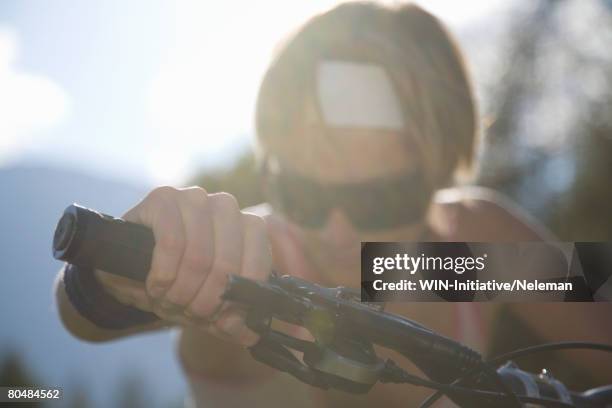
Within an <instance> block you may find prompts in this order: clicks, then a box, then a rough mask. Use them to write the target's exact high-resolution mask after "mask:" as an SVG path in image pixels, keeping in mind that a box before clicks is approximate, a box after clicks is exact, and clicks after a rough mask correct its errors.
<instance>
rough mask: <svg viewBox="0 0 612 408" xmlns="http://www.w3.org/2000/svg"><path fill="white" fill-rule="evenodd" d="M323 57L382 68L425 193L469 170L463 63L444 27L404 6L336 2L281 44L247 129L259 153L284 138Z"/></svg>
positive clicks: (469, 98)
mask: <svg viewBox="0 0 612 408" xmlns="http://www.w3.org/2000/svg"><path fill="white" fill-rule="evenodd" d="M325 59H342V60H349V61H355V62H365V63H375V64H378V65H380V66H382V67H383V68H385V70H386V71H387V73H388V75H389V77H390V78H391V81H392V83H393V84H394V86H395V89H396V92H397V94H398V96H399V99H400V101H401V103H402V114H403V116H404V123H405V130H404V132H405V134H406V138H407V141H408V142H409V143H410V144H412V145H414V146H416V147H417V149H418V150H419V153H420V156H421V157H422V164H423V166H424V170H425V175H426V178H427V181H428V184H429V185H430V186H431V188H432V190H435V189H437V188H440V187H442V186H445V185H448V184H449V183H450V182H452V181H453V180H454V176H456V175H457V172H458V170H461V171H465V170H469V169H470V168H471V166H472V163H473V160H474V151H475V146H476V140H477V137H476V136H477V119H476V118H477V108H476V103H475V101H474V97H473V91H472V87H471V84H470V81H469V78H468V75H467V71H466V68H465V65H464V61H463V57H462V55H461V52H460V51H459V49H458V47H457V45H456V43H455V40H454V38H453V37H452V36H451V34H450V33H449V32H448V31H447V29H446V28H445V26H444V25H443V24H442V23H441V22H440V21H439V20H438V19H437V18H436V17H434V16H433V15H431V14H430V13H428V12H427V11H425V10H423V9H422V8H420V7H418V6H416V5H414V4H411V3H408V4H401V5H395V6H385V5H380V4H376V3H373V2H351V3H344V4H341V5H339V6H337V7H335V8H333V9H331V10H329V11H327V12H325V13H322V14H319V15H317V16H315V17H313V18H311V19H310V20H309V21H307V22H306V23H305V24H304V25H303V26H302V27H301V28H299V29H298V30H297V31H296V32H295V33H293V35H291V36H290V37H289V38H288V39H287V40H286V41H285V42H284V43H283V44H282V45H281V47H280V48H279V49H278V51H277V53H276V55H275V57H274V59H273V61H272V63H271V64H270V67H269V68H268V70H267V72H266V74H265V76H264V79H263V81H262V84H261V87H260V91H259V97H258V101H257V107H256V118H255V122H256V123H255V125H256V132H257V137H258V140H259V142H260V143H261V145H262V147H263V149H264V150H265V148H266V145H268V146H269V144H270V143H273V142H274V139H275V138H278V137H287V136H288V135H291V134H292V126H295V124H296V123H299V118H300V117H299V115H301V114H302V113H303V108H304V103H305V101H306V99H307V97H308V96H310V95H312V93H313V89H314V87H315V80H316V78H315V75H316V69H315V68H316V64H317V62H319V61H321V60H325Z"/></svg>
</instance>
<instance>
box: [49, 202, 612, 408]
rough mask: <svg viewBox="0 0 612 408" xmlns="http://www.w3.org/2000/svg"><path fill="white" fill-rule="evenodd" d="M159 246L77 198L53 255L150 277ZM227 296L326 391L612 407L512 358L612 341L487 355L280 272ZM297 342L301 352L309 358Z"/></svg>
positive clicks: (279, 361) (607, 394) (344, 293)
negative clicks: (384, 386)
mask: <svg viewBox="0 0 612 408" xmlns="http://www.w3.org/2000/svg"><path fill="white" fill-rule="evenodd" d="M154 244H155V241H154V237H153V234H152V231H151V230H150V229H149V228H147V227H145V226H142V225H138V224H134V223H130V222H127V221H124V220H122V219H119V218H114V217H112V216H109V215H106V214H102V213H99V212H96V211H94V210H91V209H87V208H84V207H81V206H78V205H76V204H74V205H71V206H69V207H68V208H67V209H66V211H65V212H64V214H63V215H62V217H61V219H60V220H59V222H58V225H57V228H56V230H55V234H54V238H53V256H54V257H55V258H56V259H58V260H62V261H66V262H68V263H72V264H75V265H78V266H82V267H88V268H97V269H102V270H105V271H107V272H109V273H113V274H116V275H119V276H123V277H126V278H130V279H134V280H137V281H141V282H144V280H145V279H146V276H147V273H148V270H149V268H150V265H151V254H152V251H153V246H154ZM223 298H224V299H225V300H228V301H232V302H236V303H239V304H241V305H242V307H244V308H245V309H246V310H247V320H246V323H247V326H248V327H249V328H251V329H252V330H253V331H255V332H256V333H258V334H259V336H260V339H259V341H258V343H257V344H255V345H254V346H252V347H250V348H249V351H250V353H251V355H252V356H253V358H255V359H256V360H258V361H260V362H262V363H264V364H267V365H269V366H271V367H274V368H276V369H278V370H281V371H284V372H287V373H289V374H291V375H292V376H294V377H295V378H297V379H298V380H300V381H302V382H304V383H307V384H310V385H312V386H315V387H319V388H322V389H330V388H334V389H338V390H342V391H345V392H350V393H358V394H363V393H367V392H368V391H369V390H370V389H371V388H372V387H373V386H374V384H376V383H377V382H383V383H399V384H412V385H416V386H423V387H428V388H431V389H434V390H436V392H435V393H434V394H432V395H431V396H430V397H428V398H427V399H426V400H425V401H423V403H422V404H421V408H426V407H429V406H431V405H432V404H433V403H434V402H435V401H436V400H437V399H439V398H440V397H442V396H443V395H446V396H448V397H449V398H450V399H451V400H452V401H453V402H455V403H456V404H457V405H459V406H460V407H473V406H479V407H517V406H518V407H522V406H525V404H532V405H531V406H533V404H535V405H539V406H545V407H564V408H571V407H574V408H602V407H612V385H608V386H603V387H599V388H594V389H591V390H588V391H585V392H582V393H578V392H573V391H570V390H568V389H567V387H566V386H565V385H564V384H563V383H562V382H561V381H559V380H557V379H555V378H554V377H552V376H551V375H550V374H549V373H547V372H546V370H543V371H542V373H540V374H533V373H529V372H526V371H523V370H521V369H520V368H519V366H518V365H517V364H515V363H514V362H513V361H512V359H516V358H519V357H523V356H526V355H529V354H532V353H536V352H542V351H550V350H560V349H591V350H599V351H604V352H612V345H607V344H599V343H587V342H561V343H547V344H542V345H537V346H533V347H528V348H525V349H520V350H516V351H513V352H510V353H506V354H503V355H501V356H497V357H495V358H492V359H487V360H485V359H484V358H483V356H482V355H481V354H480V353H478V352H477V351H475V350H472V349H470V348H468V347H466V346H464V345H462V344H461V343H459V342H457V341H455V340H452V339H449V338H447V337H444V336H441V335H439V334H437V333H435V332H433V331H431V330H429V329H428V328H426V327H424V326H422V325H421V324H419V323H417V322H414V321H412V320H410V319H407V318H405V317H403V316H399V315H395V314H391V313H388V312H385V311H384V304H378V303H376V304H374V303H364V302H361V301H360V293H359V292H358V291H356V290H353V289H348V288H344V287H338V288H327V287H323V286H320V285H317V284H315V283H310V282H307V281H304V280H302V279H298V278H295V277H291V276H278V275H276V274H274V273H272V275H271V276H270V278H269V279H268V281H266V282H261V281H253V280H250V279H247V278H243V277H240V276H230V277H229V279H228V283H227V287H226V290H225V293H224V295H223ZM274 319H278V320H282V321H284V322H287V323H290V324H293V325H298V326H301V327H304V328H306V329H307V330H308V331H309V332H310V333H311V334H312V336H313V338H314V341H305V340H301V339H298V338H295V337H292V336H290V335H288V334H285V333H283V332H280V331H276V330H274V329H273V328H272V321H273V320H274ZM374 345H378V346H381V347H384V348H388V349H392V350H395V351H398V352H399V353H401V354H402V355H404V356H405V357H406V358H408V359H409V360H411V361H412V362H413V363H414V364H415V365H416V366H417V367H418V368H419V369H420V370H421V371H422V372H423V373H425V375H426V376H427V377H428V378H422V377H419V376H416V375H414V374H411V373H408V372H407V371H405V370H404V369H402V368H401V367H400V366H398V365H397V364H396V363H395V362H394V361H392V360H390V359H387V360H382V359H380V358H379V357H378V356H377V355H376V352H375V350H374ZM291 350H294V351H298V352H301V353H303V354H302V361H300V360H299V359H298V358H297V357H296V356H295V355H294V354H293V353H292V352H291ZM504 362H505V363H504ZM500 363H503V364H502V365H501V366H499V367H497V368H496V366H497V365H498V364H500Z"/></svg>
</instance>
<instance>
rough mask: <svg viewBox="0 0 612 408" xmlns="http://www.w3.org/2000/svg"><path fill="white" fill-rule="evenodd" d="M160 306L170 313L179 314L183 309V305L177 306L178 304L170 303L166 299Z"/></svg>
mask: <svg viewBox="0 0 612 408" xmlns="http://www.w3.org/2000/svg"><path fill="white" fill-rule="evenodd" d="M159 306H160V307H161V308H162V309H164V310H165V311H166V312H168V313H177V312H179V311H180V310H181V309H182V308H183V307H182V306H181V305H177V304H176V303H173V302H170V301H169V300H166V299H163V300H162V301H161V302H159Z"/></svg>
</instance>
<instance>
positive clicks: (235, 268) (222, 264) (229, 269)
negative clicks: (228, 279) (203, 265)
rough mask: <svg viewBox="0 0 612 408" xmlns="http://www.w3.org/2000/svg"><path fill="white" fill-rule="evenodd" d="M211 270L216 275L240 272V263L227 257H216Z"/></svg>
mask: <svg viewBox="0 0 612 408" xmlns="http://www.w3.org/2000/svg"><path fill="white" fill-rule="evenodd" d="M212 272H213V273H214V275H216V276H227V275H231V274H237V273H240V264H239V263H238V262H234V261H231V260H229V259H227V258H220V259H216V260H215V263H214V265H213V270H212Z"/></svg>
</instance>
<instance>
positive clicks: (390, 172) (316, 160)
mask: <svg viewBox="0 0 612 408" xmlns="http://www.w3.org/2000/svg"><path fill="white" fill-rule="evenodd" d="M308 108H310V109H312V106H309V107H308ZM314 117H316V115H314V114H313V113H312V112H311V113H310V114H308V112H307V114H306V115H305V118H307V119H306V120H305V121H304V123H303V124H301V125H300V126H298V129H297V130H296V134H294V135H291V136H290V137H287V138H286V139H284V140H277V141H275V143H274V144H275V146H274V149H273V150H274V151H273V152H272V154H274V155H275V156H276V157H277V158H278V161H279V164H280V166H279V167H280V169H281V170H280V171H282V169H283V168H284V169H288V170H290V171H291V172H294V173H297V174H298V175H299V176H301V177H304V178H308V179H311V180H313V181H315V182H317V183H319V184H321V185H326V184H327V185H343V184H351V183H364V182H366V183H367V182H368V181H372V180H381V179H385V178H387V177H392V176H397V175H398V174H410V173H411V172H413V171H416V170H418V168H419V165H418V163H419V159H418V157H417V155H416V153H415V150H412V149H410V147H409V145H408V143H407V140H406V137H405V136H404V135H402V134H401V132H398V131H390V130H379V129H357V128H342V129H340V128H330V127H326V126H323V125H322V124H321V123H320V122H318V121H317V120H316V119H314V120H308V118H314ZM269 150H270V149H269ZM313 199H315V200H316V197H313ZM405 199H409V197H406V198H405ZM374 202H376V201H374ZM288 221H289V223H290V225H291V227H292V228H293V229H294V230H295V232H297V233H298V234H299V236H300V237H301V238H302V241H303V243H304V246H305V251H306V255H307V256H308V258H309V259H310V260H311V261H312V262H313V264H314V265H315V267H317V269H318V270H320V271H322V272H323V273H325V274H326V276H327V277H330V278H331V277H332V276H333V280H334V281H336V282H338V283H340V282H347V283H348V282H349V281H350V282H351V283H353V284H354V280H355V276H356V275H355V273H356V272H355V271H358V270H359V262H360V249H361V242H362V241H400V240H402V239H404V240H408V239H412V238H413V237H414V234H415V231H419V230H420V228H421V227H422V222H421V220H419V221H417V222H415V223H412V224H410V225H400V226H396V227H391V228H386V229H369V230H365V231H364V230H360V229H359V228H358V227H357V226H355V225H354V223H353V222H352V221H351V219H350V217H348V216H347V214H346V213H345V211H343V210H342V208H337V207H334V208H331V209H330V211H329V213H328V216H327V219H326V222H325V223H324V224H323V225H322V226H321V227H317V228H313V227H306V226H303V225H300V224H298V223H296V222H292V221H291V220H288ZM357 276H358V275H357ZM349 277H350V279H349Z"/></svg>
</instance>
